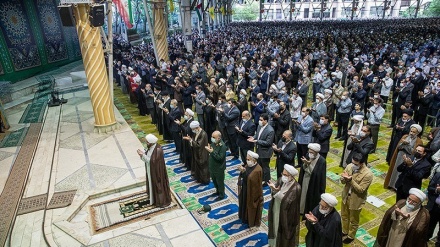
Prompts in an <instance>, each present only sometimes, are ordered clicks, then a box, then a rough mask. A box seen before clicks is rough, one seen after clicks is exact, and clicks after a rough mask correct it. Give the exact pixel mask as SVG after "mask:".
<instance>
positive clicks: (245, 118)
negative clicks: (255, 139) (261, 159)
mask: <svg viewBox="0 0 440 247" xmlns="http://www.w3.org/2000/svg"><path fill="white" fill-rule="evenodd" d="M256 129H257V127H256V126H255V124H254V122H253V121H252V119H251V114H250V113H249V111H243V112H242V113H241V121H240V123H239V125H238V126H235V131H237V145H238V147H239V149H240V157H241V161H242V162H243V165H246V156H247V151H249V150H251V151H252V150H254V143H252V142H248V141H247V139H248V137H249V136H254V135H255V130H256Z"/></svg>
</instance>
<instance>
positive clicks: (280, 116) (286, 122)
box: [273, 101, 291, 172]
mask: <svg viewBox="0 0 440 247" xmlns="http://www.w3.org/2000/svg"><path fill="white" fill-rule="evenodd" d="M273 121H274V124H275V143H277V142H278V141H279V140H280V138H281V135H282V134H283V133H284V131H286V130H288V129H289V127H290V121H291V118H290V112H289V111H288V110H287V106H286V103H285V102H283V101H281V102H280V109H279V110H278V112H276V113H275V114H274V115H273ZM282 171H283V170H282V169H281V172H282Z"/></svg>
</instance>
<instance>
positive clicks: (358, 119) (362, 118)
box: [353, 115, 364, 121]
mask: <svg viewBox="0 0 440 247" xmlns="http://www.w3.org/2000/svg"><path fill="white" fill-rule="evenodd" d="M353 120H356V121H362V120H364V116H362V115H354V116H353Z"/></svg>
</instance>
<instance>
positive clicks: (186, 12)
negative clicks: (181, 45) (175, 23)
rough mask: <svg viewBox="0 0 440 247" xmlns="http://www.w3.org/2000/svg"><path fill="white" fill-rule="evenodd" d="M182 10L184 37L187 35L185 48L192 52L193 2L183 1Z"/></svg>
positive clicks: (189, 0)
mask: <svg viewBox="0 0 440 247" xmlns="http://www.w3.org/2000/svg"><path fill="white" fill-rule="evenodd" d="M180 7H181V8H182V14H183V15H182V27H183V35H185V48H186V50H187V51H192V50H193V49H192V37H191V36H192V29H191V0H182V1H181V3H180Z"/></svg>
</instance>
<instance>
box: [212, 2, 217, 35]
mask: <svg viewBox="0 0 440 247" xmlns="http://www.w3.org/2000/svg"><path fill="white" fill-rule="evenodd" d="M212 6H213V7H214V30H217V28H218V6H217V0H212Z"/></svg>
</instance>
